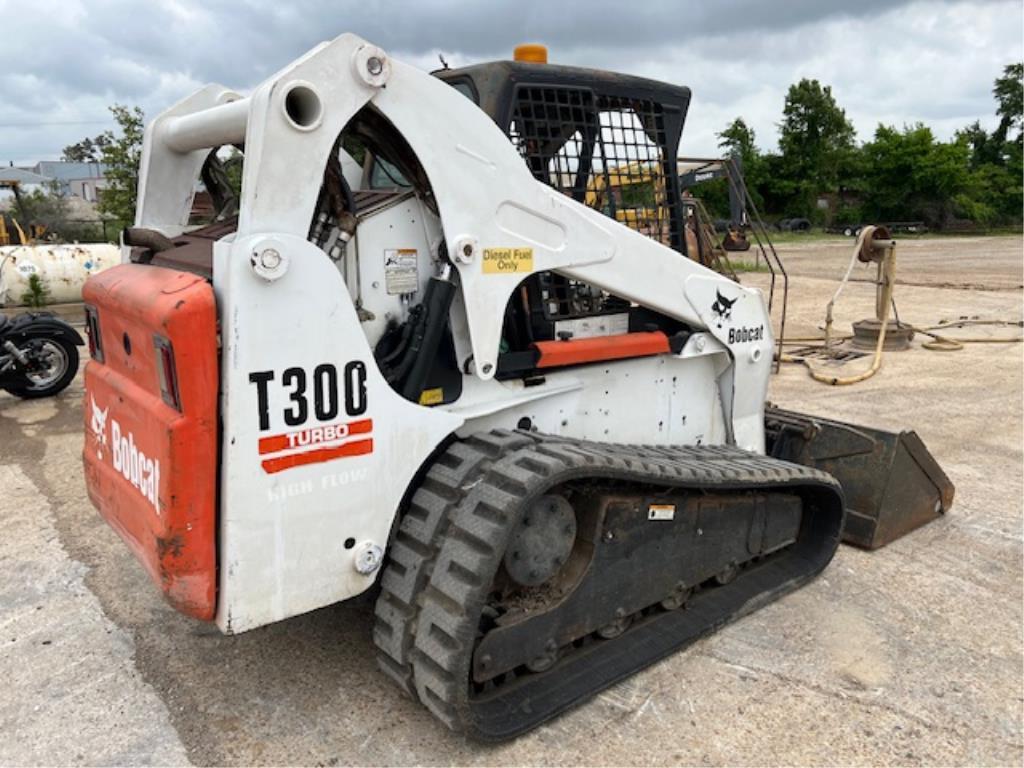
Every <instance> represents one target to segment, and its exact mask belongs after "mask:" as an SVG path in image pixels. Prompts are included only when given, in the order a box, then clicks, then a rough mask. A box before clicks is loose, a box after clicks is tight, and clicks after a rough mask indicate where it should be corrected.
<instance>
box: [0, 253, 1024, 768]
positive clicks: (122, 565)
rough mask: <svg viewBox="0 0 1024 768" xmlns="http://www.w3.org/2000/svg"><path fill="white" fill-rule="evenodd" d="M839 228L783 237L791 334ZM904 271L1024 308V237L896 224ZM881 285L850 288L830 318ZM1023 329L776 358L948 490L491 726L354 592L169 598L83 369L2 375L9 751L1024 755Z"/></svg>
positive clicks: (955, 759) (474, 757)
mask: <svg viewBox="0 0 1024 768" xmlns="http://www.w3.org/2000/svg"><path fill="white" fill-rule="evenodd" d="M849 249H850V242H849V241H846V240H842V239H837V240H836V241H835V242H831V241H830V242H824V243H822V242H815V243H807V244H796V245H787V246H785V248H783V249H780V250H781V251H782V254H783V257H784V258H785V261H786V264H787V266H788V267H789V272H790V274H791V276H792V278H791V282H790V297H789V304H790V314H789V326H788V327H789V330H790V332H791V333H800V334H806V333H811V332H813V331H814V329H815V327H816V325H817V324H818V323H819V322H820V319H821V317H822V314H823V308H824V304H825V301H826V300H827V298H828V296H829V295H830V294H831V292H832V291H833V290H834V288H835V280H836V278H837V277H838V276H839V275H841V274H842V272H843V270H844V268H845V264H846V260H847V258H848V255H849ZM899 274H900V277H901V282H903V283H904V284H903V285H901V286H900V287H899V288H898V290H897V296H896V298H897V303H898V308H899V311H900V316H901V318H903V319H904V320H909V321H911V322H913V323H915V324H918V325H928V324H932V323H936V322H938V321H940V320H942V319H945V318H956V317H960V316H980V317H983V318H1000V319H1014V320H1019V319H1020V318H1021V310H1022V292H1021V286H1022V285H1024V275H1022V239H1021V238H1020V237H1001V238H961V239H919V240H908V241H906V242H905V243H901V245H900V250H899ZM858 276H860V277H862V278H863V277H867V276H868V273H860V272H859V273H858ZM744 281H745V282H749V283H752V284H766V283H767V277H766V276H765V275H761V274H758V275H750V276H747V277H745V278H744ZM872 297H873V288H872V286H871V285H870V284H868V283H865V282H858V283H854V284H852V285H850V286H849V289H848V291H847V292H846V293H845V294H844V296H843V300H842V303H841V304H840V306H839V310H838V313H837V321H838V323H839V325H840V327H842V326H848V324H849V322H850V321H852V320H855V319H858V318H860V317H864V316H868V315H870V314H871V312H872V306H873V298H872ZM1007 333H1009V334H1013V333H1019V329H1016V330H1014V329H1005V328H1003V329H1000V328H990V327H983V328H978V329H970V330H969V331H966V332H961V335H971V336H980V335H997V334H1007ZM1022 346H1024V345H1021V344H1012V345H1011V344H979V345H972V346H969V347H968V348H967V349H965V350H964V351H962V352H954V353H940V352H929V351H925V350H923V349H921V348H920V346H919V344H918V343H917V342H915V349H914V350H912V351H908V352H903V353H898V354H891V355H889V356H887V358H886V361H885V366H884V368H883V370H882V371H881V373H880V374H879V375H878V376H876V377H875V378H873V379H871V380H870V381H868V382H866V383H864V384H860V385H858V386H855V387H850V388H838V389H837V388H830V387H827V386H824V385H821V384H817V383H815V382H813V381H811V379H810V378H809V377H808V376H807V374H806V372H805V371H804V370H802V369H801V368H800V367H799V366H784V368H783V370H782V372H781V373H780V374H779V375H778V376H776V377H775V378H774V380H773V382H772V391H771V398H772V399H773V400H774V401H776V402H778V403H780V404H782V405H784V406H786V407H790V408H794V409H799V410H805V411H809V412H812V413H817V414H827V415H831V416H834V417H837V418H844V419H849V420H855V421H861V422H865V423H867V424H869V425H872V426H879V427H888V428H900V427H913V428H915V429H917V430H918V432H919V433H920V434H921V436H922V437H923V438H924V440H925V442H926V443H927V445H928V446H929V447H930V449H931V450H932V452H933V453H934V454H935V456H936V457H937V458H938V460H939V462H940V463H941V464H942V465H943V467H944V468H945V470H946V472H947V473H948V474H949V476H950V477H951V478H952V480H953V481H954V483H955V484H956V486H957V496H956V502H955V505H954V508H953V510H952V512H951V513H950V514H949V515H948V516H946V517H945V518H944V519H942V520H939V521H938V522H936V523H933V524H932V525H930V526H928V527H927V528H925V529H922V530H920V531H918V532H916V533H914V534H912V535H910V536H908V537H906V538H905V539H902V540H900V541H899V542H897V543H895V544H893V545H891V546H890V547H888V548H886V549H884V550H881V551H878V552H874V553H866V552H862V551H858V550H855V549H852V548H849V547H843V548H842V549H841V551H840V553H839V555H838V556H837V558H836V560H835V561H834V562H833V564H832V565H831V566H830V567H829V569H828V570H827V571H826V572H825V574H824V576H823V577H821V578H819V579H818V580H817V581H815V582H814V583H813V584H811V585H810V586H808V587H806V588H805V589H803V590H801V591H799V592H798V593H796V594H794V595H791V596H789V597H787V598H785V599H784V600H782V601H780V602H778V603H775V604H773V605H771V606H769V607H767V608H765V609H763V610H761V611H759V612H757V613H756V614H754V615H752V616H750V617H748V618H746V619H744V620H742V621H740V622H738V623H736V624H734V625H732V626H730V627H728V628H726V629H725V630H724V631H721V632H719V633H718V634H717V635H715V636H713V637H711V638H708V639H706V640H704V641H702V642H699V643H698V644H697V645H696V646H694V647H693V648H691V649H690V650H688V651H686V652H683V653H680V654H677V655H676V656H674V657H672V658H669V659H668V660H666V661H664V662H662V663H660V664H658V665H656V666H655V667H653V668H651V669H648V670H647V671H645V672H643V673H641V674H639V675H637V676H635V677H633V678H632V679H630V680H628V681H627V682H625V683H622V684H620V685H618V686H616V687H615V688H613V689H611V690H609V691H607V692H605V693H604V694H602V695H601V696H599V697H598V698H597V699H595V700H594V701H592V702H590V703H588V704H587V705H585V706H583V707H580V708H579V709H577V710H576V711H574V712H572V713H570V714H569V715H567V716H565V717H562V718H560V719H558V720H557V721H555V722H554V723H552V724H550V725H547V726H545V727H543V728H541V729H539V730H538V731H536V732H534V733H533V734H531V735H529V736H527V737H524V738H521V739H519V740H518V741H516V742H514V743H512V744H507V745H503V746H498V747H482V746H479V745H475V744H472V743H469V742H466V741H465V740H463V739H460V738H457V737H453V736H452V735H450V734H449V733H448V732H446V731H445V730H443V729H442V728H441V727H440V726H438V725H437V724H436V723H435V722H434V721H433V720H432V719H431V718H430V717H429V716H428V715H427V714H426V712H425V711H424V710H423V709H422V708H420V707H419V706H418V705H417V704H414V703H412V702H410V701H408V700H406V699H404V698H402V697H401V696H400V695H399V694H398V692H397V691H396V690H395V689H393V688H392V687H391V686H390V685H388V684H387V683H386V682H385V681H384V679H383V677H382V676H381V675H379V674H378V673H377V671H376V669H375V666H374V661H373V652H372V644H371V640H370V626H371V617H372V606H371V605H369V604H368V603H367V602H365V601H363V602H354V603H350V604H344V605H340V606H336V607H332V608H327V609H324V610H320V611H317V612H315V613H313V614H310V615H307V616H302V617H299V618H296V619H293V620H290V621H286V622H283V623H281V624H278V625H275V626H271V627H266V628H264V629H261V630H257V631H254V632H251V633H248V634H245V635H241V636H238V637H232V638H225V637H221V636H219V635H218V633H217V632H216V630H215V629H214V628H212V627H208V626H205V625H201V624H198V623H196V622H193V621H191V620H188V619H186V618H184V617H182V616H179V615H177V614H176V613H174V612H173V611H172V610H171V609H170V608H169V607H167V605H165V604H164V603H163V601H162V600H161V598H160V597H159V595H158V593H157V591H156V590H155V589H154V588H153V587H151V586H150V584H149V582H148V579H147V577H146V576H145V574H144V573H143V571H142V569H141V567H140V566H139V565H137V564H136V562H135V561H134V560H133V558H132V556H131V555H130V554H129V552H128V551H127V549H126V548H125V547H124V546H123V545H122V544H121V543H120V541H119V540H118V539H117V537H116V535H115V534H114V533H113V532H112V531H111V530H109V529H108V528H107V527H106V526H105V525H104V524H103V523H102V522H101V521H100V520H99V518H98V517H97V515H96V514H95V512H94V511H93V509H92V507H91V505H90V503H89V501H88V499H87V498H86V494H85V488H84V485H83V482H82V476H81V471H80V459H79V452H80V450H81V441H82V438H81V421H82V413H81V396H82V388H81V383H80V380H78V381H76V383H75V384H73V385H72V387H71V388H70V390H68V391H67V392H66V393H65V394H64V395H62V396H61V397H59V398H57V399H55V400H51V401H46V402H20V401H17V400H15V399H13V398H11V397H9V396H7V395H6V394H0V489H2V493H0V520H2V521H3V523H4V536H3V537H2V538H0V642H2V645H0V647H2V649H3V650H2V653H0V678H2V679H3V681H4V682H5V694H4V696H3V697H2V698H0V763H2V764H39V763H47V764H53V763H59V764H66V763H76V764H83V763H84V764H102V765H109V764H139V763H145V764H152V763H164V764H165V763H174V764H185V763H195V764H211V763H220V764H320V765H335V764H348V763H357V764H431V765H433V764H438V765H440V764H446V765H447V764H453V763H454V764H470V763H472V764H502V765H510V764H524V763H557V764H624V765H626V764H628V765H647V764H678V763H686V764H695V763H702V764H851V765H852V764H862V765H878V764H901V765H917V764H962V765H967V764H969V765H1020V764H1021V760H1022V757H1024V747H1022V680H1021V668H1022V642H1024V638H1022V628H1021V621H1022V600H1024V592H1022V590H1024V586H1022V535H1021V530H1022V528H1021V526H1022V495H1021V491H1022V480H1024V478H1022V440H1024V435H1022V409H1021V399H1022V380H1021V373H1022ZM864 364H865V361H863V360H862V361H856V362H854V363H851V364H850V368H852V369H858V367H859V366H861V365H864Z"/></svg>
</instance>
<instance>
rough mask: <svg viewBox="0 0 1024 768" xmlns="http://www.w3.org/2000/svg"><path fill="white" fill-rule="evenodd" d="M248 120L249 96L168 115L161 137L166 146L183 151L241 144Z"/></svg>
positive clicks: (176, 150)
mask: <svg viewBox="0 0 1024 768" xmlns="http://www.w3.org/2000/svg"><path fill="white" fill-rule="evenodd" d="M248 120H249V99H248V98H245V99H236V100H235V101H229V102H228V103H227V104H218V105H217V106H216V107H210V108H209V109H204V110H201V111H199V112H193V113H192V114H190V115H180V116H177V117H169V118H167V120H166V121H165V122H164V124H163V127H162V129H161V131H160V138H161V140H162V141H163V143H164V144H165V145H166V146H167V147H169V148H170V149H172V150H174V151H175V152H181V153H185V152H193V151H195V150H197V149H212V148H213V147H221V146H224V145H225V144H241V143H242V142H244V141H245V129H246V124H247V123H248Z"/></svg>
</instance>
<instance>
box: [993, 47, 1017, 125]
mask: <svg viewBox="0 0 1024 768" xmlns="http://www.w3.org/2000/svg"><path fill="white" fill-rule="evenodd" d="M992 95H993V96H995V97H996V101H997V102H998V103H999V106H998V107H997V108H996V114H997V115H999V117H1000V118H1001V119H1000V121H999V127H998V128H997V129H996V132H995V135H996V136H998V137H999V140H1000V141H1013V142H1015V143H1016V144H1021V143H1022V142H1024V62H1017V63H1016V64H1007V65H1006V66H1005V67H1004V68H1003V76H1002V77H999V78H996V82H995V85H994V86H993V87H992ZM1013 130H1016V131H1017V135H1016V136H1015V137H1014V138H1012V139H1011V138H1010V132H1011V131H1013Z"/></svg>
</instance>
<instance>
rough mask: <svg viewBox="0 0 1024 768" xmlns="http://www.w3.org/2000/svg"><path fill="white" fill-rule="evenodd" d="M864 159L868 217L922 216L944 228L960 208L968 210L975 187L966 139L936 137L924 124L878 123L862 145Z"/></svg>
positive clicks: (929, 222)
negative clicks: (969, 195)
mask: <svg viewBox="0 0 1024 768" xmlns="http://www.w3.org/2000/svg"><path fill="white" fill-rule="evenodd" d="M864 160H865V167H864V174H865V183H866V192H865V201H864V210H865V213H866V214H867V215H868V216H869V217H870V218H873V219H876V220H881V221H886V220H893V219H904V220H905V219H921V220H923V221H925V222H926V223H928V224H929V226H933V227H934V226H940V227H941V226H943V225H944V224H947V223H949V222H950V220H951V219H952V218H954V216H955V215H956V214H957V213H960V214H961V215H963V213H969V212H965V211H962V210H961V209H962V208H963V203H964V202H966V201H967V200H968V199H969V197H967V196H966V195H968V193H969V191H970V187H971V179H970V175H969V172H968V169H969V164H970V148H969V146H968V144H967V142H966V141H965V140H963V139H959V140H956V141H952V142H949V143H943V142H939V141H936V140H935V136H934V135H933V134H932V131H931V128H928V127H927V126H925V125H923V124H922V123H917V124H915V125H911V126H905V127H904V128H903V130H897V129H896V128H895V127H893V126H886V125H879V126H878V129H877V130H876V131H875V137H874V140H873V141H871V142H869V143H868V144H865V145H864ZM974 213H975V214H976V215H977V214H978V213H979V211H975V212H974Z"/></svg>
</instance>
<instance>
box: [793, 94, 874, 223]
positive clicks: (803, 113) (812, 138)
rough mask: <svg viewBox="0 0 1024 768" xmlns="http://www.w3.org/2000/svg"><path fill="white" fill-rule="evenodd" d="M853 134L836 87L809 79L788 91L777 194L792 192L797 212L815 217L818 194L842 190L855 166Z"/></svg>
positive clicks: (851, 125)
mask: <svg viewBox="0 0 1024 768" xmlns="http://www.w3.org/2000/svg"><path fill="white" fill-rule="evenodd" d="M854 136H855V132H854V129H853V124H852V123H851V122H850V121H849V120H848V119H847V118H846V112H845V111H844V110H843V109H842V108H840V106H839V105H838V104H837V103H836V100H835V97H834V96H833V95H832V88H831V86H828V85H826V86H822V85H821V83H819V82H818V81H817V80H808V79H806V78H805V79H803V80H801V81H800V82H799V83H795V84H794V85H791V86H790V87H789V91H788V93H787V94H786V102H785V106H784V107H783V119H782V122H781V123H780V124H779V149H780V152H781V163H780V164H779V165H780V171H781V177H780V182H781V183H780V185H779V188H778V190H777V192H781V193H782V196H783V197H785V196H787V194H788V196H789V197H790V198H791V200H790V204H791V206H793V207H794V210H793V212H794V213H804V214H810V213H811V212H812V211H813V209H814V202H815V198H816V197H817V196H818V195H819V194H822V193H831V192H836V191H838V189H839V186H840V183H841V182H842V181H843V177H844V176H845V175H847V174H848V173H849V171H850V170H851V166H852V165H853V161H854V155H855V152H856V148H855V145H854Z"/></svg>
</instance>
